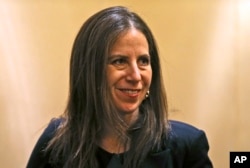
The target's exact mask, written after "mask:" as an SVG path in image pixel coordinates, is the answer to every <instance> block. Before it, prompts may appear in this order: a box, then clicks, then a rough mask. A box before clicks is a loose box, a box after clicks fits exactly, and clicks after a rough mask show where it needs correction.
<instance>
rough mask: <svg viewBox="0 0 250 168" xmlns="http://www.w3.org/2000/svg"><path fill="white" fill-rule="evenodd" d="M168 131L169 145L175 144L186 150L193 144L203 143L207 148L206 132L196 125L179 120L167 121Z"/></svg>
mask: <svg viewBox="0 0 250 168" xmlns="http://www.w3.org/2000/svg"><path fill="white" fill-rule="evenodd" d="M169 125H170V131H169V136H168V140H169V143H170V146H171V145H174V146H177V147H179V148H180V150H184V149H186V150H188V149H190V148H192V147H194V146H198V145H205V148H207V149H208V141H207V137H206V134H205V132H204V131H203V130H201V129H198V128H197V127H195V126H193V125H190V124H187V123H184V122H180V121H174V120H170V121H169Z"/></svg>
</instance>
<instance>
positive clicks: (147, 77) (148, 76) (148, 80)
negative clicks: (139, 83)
mask: <svg viewBox="0 0 250 168" xmlns="http://www.w3.org/2000/svg"><path fill="white" fill-rule="evenodd" d="M144 79H145V83H146V84H147V85H148V87H150V85H151V81H152V70H149V71H147V72H146V75H145V78H144Z"/></svg>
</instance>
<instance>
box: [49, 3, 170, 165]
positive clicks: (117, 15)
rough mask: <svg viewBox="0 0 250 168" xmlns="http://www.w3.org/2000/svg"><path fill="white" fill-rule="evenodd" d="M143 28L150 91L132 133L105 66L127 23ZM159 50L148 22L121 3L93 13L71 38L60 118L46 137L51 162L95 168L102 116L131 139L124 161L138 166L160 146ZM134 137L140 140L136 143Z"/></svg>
mask: <svg viewBox="0 0 250 168" xmlns="http://www.w3.org/2000/svg"><path fill="white" fill-rule="evenodd" d="M132 27H133V28H136V29H137V30H139V31H141V32H142V33H143V34H144V35H145V37H146V39H147V42H148V45H149V54H150V57H151V67H152V72H153V74H152V82H151V86H150V95H149V97H148V98H147V99H145V100H144V101H143V102H142V104H141V105H140V107H139V108H140V112H141V113H142V114H143V115H142V116H143V120H142V121H143V122H142V126H141V127H140V129H138V130H137V131H136V134H135V133H131V131H127V132H126V134H124V130H130V129H129V128H128V127H127V125H126V124H125V122H124V121H123V120H122V119H121V118H120V117H119V115H118V113H117V110H116V109H115V106H114V104H113V102H112V101H111V97H110V93H109V90H108V89H107V88H108V86H107V78H106V75H107V74H106V66H107V60H108V54H109V51H110V49H111V47H112V45H113V44H114V42H115V41H116V39H117V38H118V37H119V36H120V35H121V34H122V33H124V32H126V31H128V30H129V29H131V28H132ZM159 59H160V58H159V55H158V50H157V46H156V42H155V40H154V37H153V34H152V33H151V31H150V29H149V27H148V26H147V24H146V23H145V22H144V21H143V20H142V19H141V18H140V17H139V16H138V15H137V14H136V13H134V12H131V11H129V10H128V9H127V8H125V7H122V6H116V7H110V8H106V9H103V10H101V11H99V12H98V13H96V14H94V15H93V16H91V17H90V18H89V19H88V20H87V21H86V22H85V23H84V24H83V26H82V27H81V29H80V31H79V33H78V34H77V37H76V39H75V41H74V45H73V49H72V53H71V61H70V89H69V100H68V105H67V108H66V110H65V113H64V116H63V118H64V121H63V122H62V123H61V126H60V127H59V128H58V129H57V132H56V134H55V136H54V138H53V139H52V140H51V141H50V143H49V145H48V147H47V152H49V153H50V158H51V162H53V163H58V162H61V164H62V165H61V167H64V168H69V167H74V168H97V167H98V166H99V165H98V162H97V158H96V150H97V148H98V146H97V141H98V138H99V133H100V131H101V129H102V127H103V124H104V122H103V120H105V122H108V123H110V124H112V125H114V128H116V130H115V131H116V133H117V134H118V135H119V136H120V137H124V138H125V139H126V138H128V139H127V140H129V141H130V146H129V150H128V152H126V155H125V157H124V164H123V165H124V167H126V168H136V167H139V165H140V164H141V163H142V161H143V159H145V157H146V156H147V154H148V153H149V152H151V151H155V150H156V151H157V150H160V148H161V146H162V139H164V137H165V136H166V135H167V131H168V123H167V100H166V94H165V90H164V86H163V80H162V75H161V67H160V60H159ZM136 142H140V143H139V144H138V143H136Z"/></svg>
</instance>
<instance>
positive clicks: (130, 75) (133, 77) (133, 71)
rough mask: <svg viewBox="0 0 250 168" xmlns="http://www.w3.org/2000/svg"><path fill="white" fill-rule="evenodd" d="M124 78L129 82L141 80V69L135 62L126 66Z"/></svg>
mask: <svg viewBox="0 0 250 168" xmlns="http://www.w3.org/2000/svg"><path fill="white" fill-rule="evenodd" d="M126 79H127V80H128V81H130V82H138V81H140V80H141V70H140V68H139V67H138V65H137V63H133V64H131V65H130V66H128V69H127V76H126Z"/></svg>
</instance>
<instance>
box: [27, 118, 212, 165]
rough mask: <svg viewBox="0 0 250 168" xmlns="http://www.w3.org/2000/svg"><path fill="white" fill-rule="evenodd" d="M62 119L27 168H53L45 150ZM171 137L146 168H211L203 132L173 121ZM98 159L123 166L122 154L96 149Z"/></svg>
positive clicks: (52, 126)
mask: <svg viewBox="0 0 250 168" xmlns="http://www.w3.org/2000/svg"><path fill="white" fill-rule="evenodd" d="M61 122H62V119H56V120H52V121H51V122H50V124H49V125H48V127H47V128H46V129H45V131H44V132H43V134H42V135H41V137H40V138H39V139H38V141H37V144H36V145H35V147H34V149H33V152H32V153H31V156H30V159H29V161H28V164H27V168H54V167H53V166H52V165H50V164H49V156H48V155H44V152H43V149H44V148H45V147H46V145H47V143H48V142H49V140H50V139H51V138H52V137H53V136H54V133H55V130H56V129H57V127H58V126H59V125H60V123H61ZM170 126H171V130H170V134H169V137H168V142H167V147H166V148H165V149H163V150H162V151H159V152H156V153H150V154H149V155H148V156H147V157H146V159H145V160H144V162H143V163H142V166H141V167H143V168H212V167H213V166H212V163H211V161H210V159H209V157H208V150H209V145H208V141H207V138H206V135H205V133H204V131H202V130H199V129H197V128H195V127H193V126H191V125H188V124H186V123H183V122H179V121H170ZM96 156H97V159H98V162H99V165H101V167H107V168H119V167H122V164H121V162H122V158H123V154H119V155H118V154H112V153H109V152H107V151H105V150H103V149H101V148H98V150H97V154H96Z"/></svg>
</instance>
